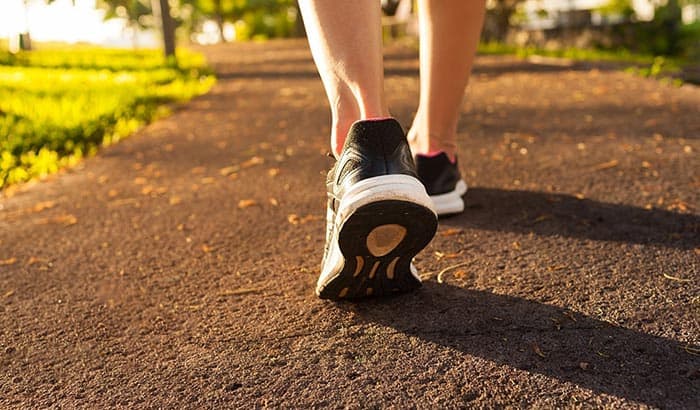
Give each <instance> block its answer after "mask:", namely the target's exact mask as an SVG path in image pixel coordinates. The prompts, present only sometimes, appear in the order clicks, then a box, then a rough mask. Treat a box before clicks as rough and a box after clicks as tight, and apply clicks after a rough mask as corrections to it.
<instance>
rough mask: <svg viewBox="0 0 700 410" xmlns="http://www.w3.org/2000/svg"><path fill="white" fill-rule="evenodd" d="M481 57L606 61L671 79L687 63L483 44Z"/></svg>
mask: <svg viewBox="0 0 700 410" xmlns="http://www.w3.org/2000/svg"><path fill="white" fill-rule="evenodd" d="M479 54H482V55H516V56H518V57H520V58H527V57H530V56H544V57H557V58H567V59H570V60H575V61H603V62H610V63H619V64H620V65H622V66H624V67H625V70H626V71H629V72H633V73H635V74H638V75H642V76H647V77H649V76H651V77H668V76H672V75H674V74H676V73H677V72H678V71H679V70H680V69H681V67H682V66H683V65H684V64H685V63H686V61H684V60H683V59H681V58H672V57H661V56H654V55H649V54H639V53H634V52H631V51H629V50H624V49H621V50H600V49H582V48H565V49H557V50H549V49H544V48H538V47H532V46H527V47H517V46H511V45H506V44H501V43H482V44H480V45H479Z"/></svg>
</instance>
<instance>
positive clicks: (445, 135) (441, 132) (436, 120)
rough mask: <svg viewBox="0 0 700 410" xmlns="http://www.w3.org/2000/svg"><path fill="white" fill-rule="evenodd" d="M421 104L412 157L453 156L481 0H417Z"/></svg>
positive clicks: (481, 11)
mask: <svg viewBox="0 0 700 410" xmlns="http://www.w3.org/2000/svg"><path fill="white" fill-rule="evenodd" d="M418 12H419V15H418V18H419V31H420V75H421V78H420V102H419V105H418V112H417V113H416V117H415V119H414V121H413V125H412V126H411V129H410V131H409V133H408V135H409V137H408V139H409V143H410V144H411V150H412V151H413V153H414V154H428V153H437V152H445V153H446V154H447V156H448V157H450V158H451V159H454V158H455V153H456V149H457V145H456V133H457V121H458V119H459V111H460V105H461V103H462V99H463V96H464V89H465V87H466V86H467V82H468V81H469V75H470V73H471V68H472V63H473V61H474V55H475V53H476V48H477V45H478V43H479V35H480V33H481V27H482V24H483V20H484V14H485V5H484V1H483V0H418Z"/></svg>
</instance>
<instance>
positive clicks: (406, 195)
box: [316, 175, 437, 293]
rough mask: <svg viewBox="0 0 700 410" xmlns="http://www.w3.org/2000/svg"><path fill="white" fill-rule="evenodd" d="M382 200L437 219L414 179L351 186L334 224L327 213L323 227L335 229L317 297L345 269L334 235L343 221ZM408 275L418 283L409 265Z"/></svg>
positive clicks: (384, 178)
mask: <svg viewBox="0 0 700 410" xmlns="http://www.w3.org/2000/svg"><path fill="white" fill-rule="evenodd" d="M385 200H398V201H407V202H412V203H415V204H418V205H421V206H423V207H425V208H427V209H430V210H432V211H433V213H435V215H436V217H437V213H436V212H435V209H434V207H433V202H432V200H431V199H430V197H429V196H428V194H427V192H426V191H425V187H424V186H423V184H422V183H421V182H420V181H419V180H418V179H416V178H414V177H412V176H410V175H383V176H378V177H372V178H367V179H365V180H362V181H360V182H358V183H357V184H355V185H353V186H352V187H351V188H350V189H349V190H348V191H347V192H345V194H344V195H343V198H342V199H341V200H340V205H339V206H338V210H337V212H336V214H335V220H331V218H332V213H331V211H330V210H329V214H328V215H327V219H328V220H327V223H334V224H335V226H336V227H337V229H335V230H334V233H333V237H332V238H330V241H331V248H330V249H329V254H328V256H327V259H326V261H325V263H324V265H323V267H322V271H321V275H320V276H319V278H318V282H317V285H316V293H319V292H320V291H321V289H322V288H323V287H324V286H325V285H326V284H327V283H328V282H329V281H330V280H331V279H333V277H335V276H337V275H338V274H339V273H340V272H341V270H342V269H343V266H344V265H345V258H344V257H343V254H342V252H341V251H340V245H338V234H339V232H340V228H341V227H342V226H343V224H344V223H345V221H346V220H347V219H348V218H349V217H350V216H351V215H352V214H353V213H354V212H355V211H357V210H358V209H359V208H360V207H362V206H365V205H368V204H371V203H373V202H378V201H385ZM411 274H413V276H414V277H415V278H416V279H417V280H419V281H420V277H419V276H418V272H417V271H416V269H415V267H414V266H413V264H411Z"/></svg>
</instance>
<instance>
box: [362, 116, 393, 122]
mask: <svg viewBox="0 0 700 410" xmlns="http://www.w3.org/2000/svg"><path fill="white" fill-rule="evenodd" d="M393 119H394V117H375V118H365V119H364V120H360V121H384V120H393Z"/></svg>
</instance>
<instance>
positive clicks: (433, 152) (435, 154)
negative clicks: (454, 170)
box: [418, 151, 457, 164]
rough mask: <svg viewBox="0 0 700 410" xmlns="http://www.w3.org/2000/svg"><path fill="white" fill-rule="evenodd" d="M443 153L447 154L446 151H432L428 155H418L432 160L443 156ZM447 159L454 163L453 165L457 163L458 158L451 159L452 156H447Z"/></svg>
mask: <svg viewBox="0 0 700 410" xmlns="http://www.w3.org/2000/svg"><path fill="white" fill-rule="evenodd" d="M443 152H445V151H430V152H428V153H427V154H418V155H420V156H423V157H428V158H432V157H437V156H438V155H440V154H442V153H443ZM447 158H448V159H449V160H450V162H451V163H453V164H454V163H455V162H457V158H456V157H452V158H450V156H449V155H447Z"/></svg>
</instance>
